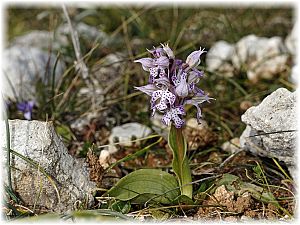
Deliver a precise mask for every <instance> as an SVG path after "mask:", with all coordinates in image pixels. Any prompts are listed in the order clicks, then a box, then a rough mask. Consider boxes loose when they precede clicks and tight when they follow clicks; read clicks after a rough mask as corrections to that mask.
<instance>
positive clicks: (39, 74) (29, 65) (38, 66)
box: [2, 45, 65, 100]
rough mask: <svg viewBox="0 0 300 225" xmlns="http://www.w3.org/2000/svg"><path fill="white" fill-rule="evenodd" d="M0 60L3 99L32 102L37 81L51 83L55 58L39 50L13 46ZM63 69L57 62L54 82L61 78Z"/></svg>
mask: <svg viewBox="0 0 300 225" xmlns="http://www.w3.org/2000/svg"><path fill="white" fill-rule="evenodd" d="M2 60H3V61H2V63H3V64H2V65H3V74H4V78H3V82H4V83H3V89H2V91H3V92H2V93H3V95H4V97H5V98H10V99H12V100H15V99H16V98H18V99H21V100H34V99H35V98H36V94H37V93H36V82H37V80H38V79H41V81H42V82H44V83H47V82H49V84H50V83H51V80H52V72H53V68H54V63H55V60H56V56H55V55H54V54H52V53H48V52H45V51H43V50H41V49H39V48H35V47H28V46H27V47H26V46H21V45H14V46H12V47H10V48H8V49H5V50H4V52H3V57H2ZM64 67H65V66H64V63H63V62H62V61H60V60H59V61H58V63H57V67H56V70H55V78H56V81H57V80H59V79H60V78H61V77H62V75H63V72H64Z"/></svg>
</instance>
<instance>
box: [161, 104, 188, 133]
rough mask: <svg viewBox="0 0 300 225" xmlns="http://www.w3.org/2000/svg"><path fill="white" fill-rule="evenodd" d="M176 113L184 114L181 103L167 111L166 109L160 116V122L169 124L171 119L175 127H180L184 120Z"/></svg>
mask: <svg viewBox="0 0 300 225" xmlns="http://www.w3.org/2000/svg"><path fill="white" fill-rule="evenodd" d="M178 115H185V111H184V108H183V106H182V105H181V106H177V107H175V108H170V109H169V110H168V111H166V113H165V114H164V116H163V118H162V122H163V123H164V124H165V125H167V126H169V125H170V124H171V121H173V122H174V125H175V127H176V128H181V127H182V126H183V125H184V121H183V120H182V119H181V118H180V117H179V116H178Z"/></svg>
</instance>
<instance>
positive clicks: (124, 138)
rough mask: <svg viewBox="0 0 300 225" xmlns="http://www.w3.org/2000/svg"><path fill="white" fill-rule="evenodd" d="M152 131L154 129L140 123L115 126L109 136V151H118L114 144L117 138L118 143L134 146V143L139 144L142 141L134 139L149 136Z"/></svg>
mask: <svg viewBox="0 0 300 225" xmlns="http://www.w3.org/2000/svg"><path fill="white" fill-rule="evenodd" d="M151 133H152V130H151V129H150V128H149V127H147V126H145V125H142V124H139V123H126V124H123V125H121V126H117V127H114V128H113V129H112V131H111V135H110V136H109V138H108V140H109V144H110V146H109V149H108V151H109V152H110V153H111V154H113V153H115V152H117V148H116V147H115V145H114V143H115V142H114V140H115V138H118V142H119V143H118V145H120V146H127V147H130V146H133V143H136V144H137V145H139V143H140V142H139V141H135V142H133V140H134V139H140V138H143V137H147V136H148V135H150V134H151Z"/></svg>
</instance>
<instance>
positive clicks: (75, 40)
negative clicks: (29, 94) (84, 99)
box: [62, 4, 96, 108]
mask: <svg viewBox="0 0 300 225" xmlns="http://www.w3.org/2000/svg"><path fill="white" fill-rule="evenodd" d="M62 9H63V12H64V15H65V17H66V19H67V22H68V25H69V28H70V34H71V39H72V43H73V47H74V51H75V55H76V63H75V67H77V68H78V69H79V70H80V72H81V75H82V78H83V80H84V81H85V83H86V85H87V86H88V87H89V88H91V89H92V90H93V95H92V108H95V105H96V90H95V87H94V84H93V82H92V81H91V80H90V79H89V69H88V67H87V66H86V64H85V63H84V60H83V57H82V54H81V50H80V42H79V37H78V33H77V31H76V29H74V28H73V26H72V22H71V19H70V16H69V13H68V11H67V8H66V6H65V5H64V4H62Z"/></svg>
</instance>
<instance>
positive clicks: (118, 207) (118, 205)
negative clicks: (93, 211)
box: [111, 201, 131, 214]
mask: <svg viewBox="0 0 300 225" xmlns="http://www.w3.org/2000/svg"><path fill="white" fill-rule="evenodd" d="M130 208H131V204H130V202H129V201H126V202H123V201H117V202H115V203H113V204H112V205H111V209H112V210H113V211H116V212H120V213H122V214H127V213H129V211H130Z"/></svg>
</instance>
